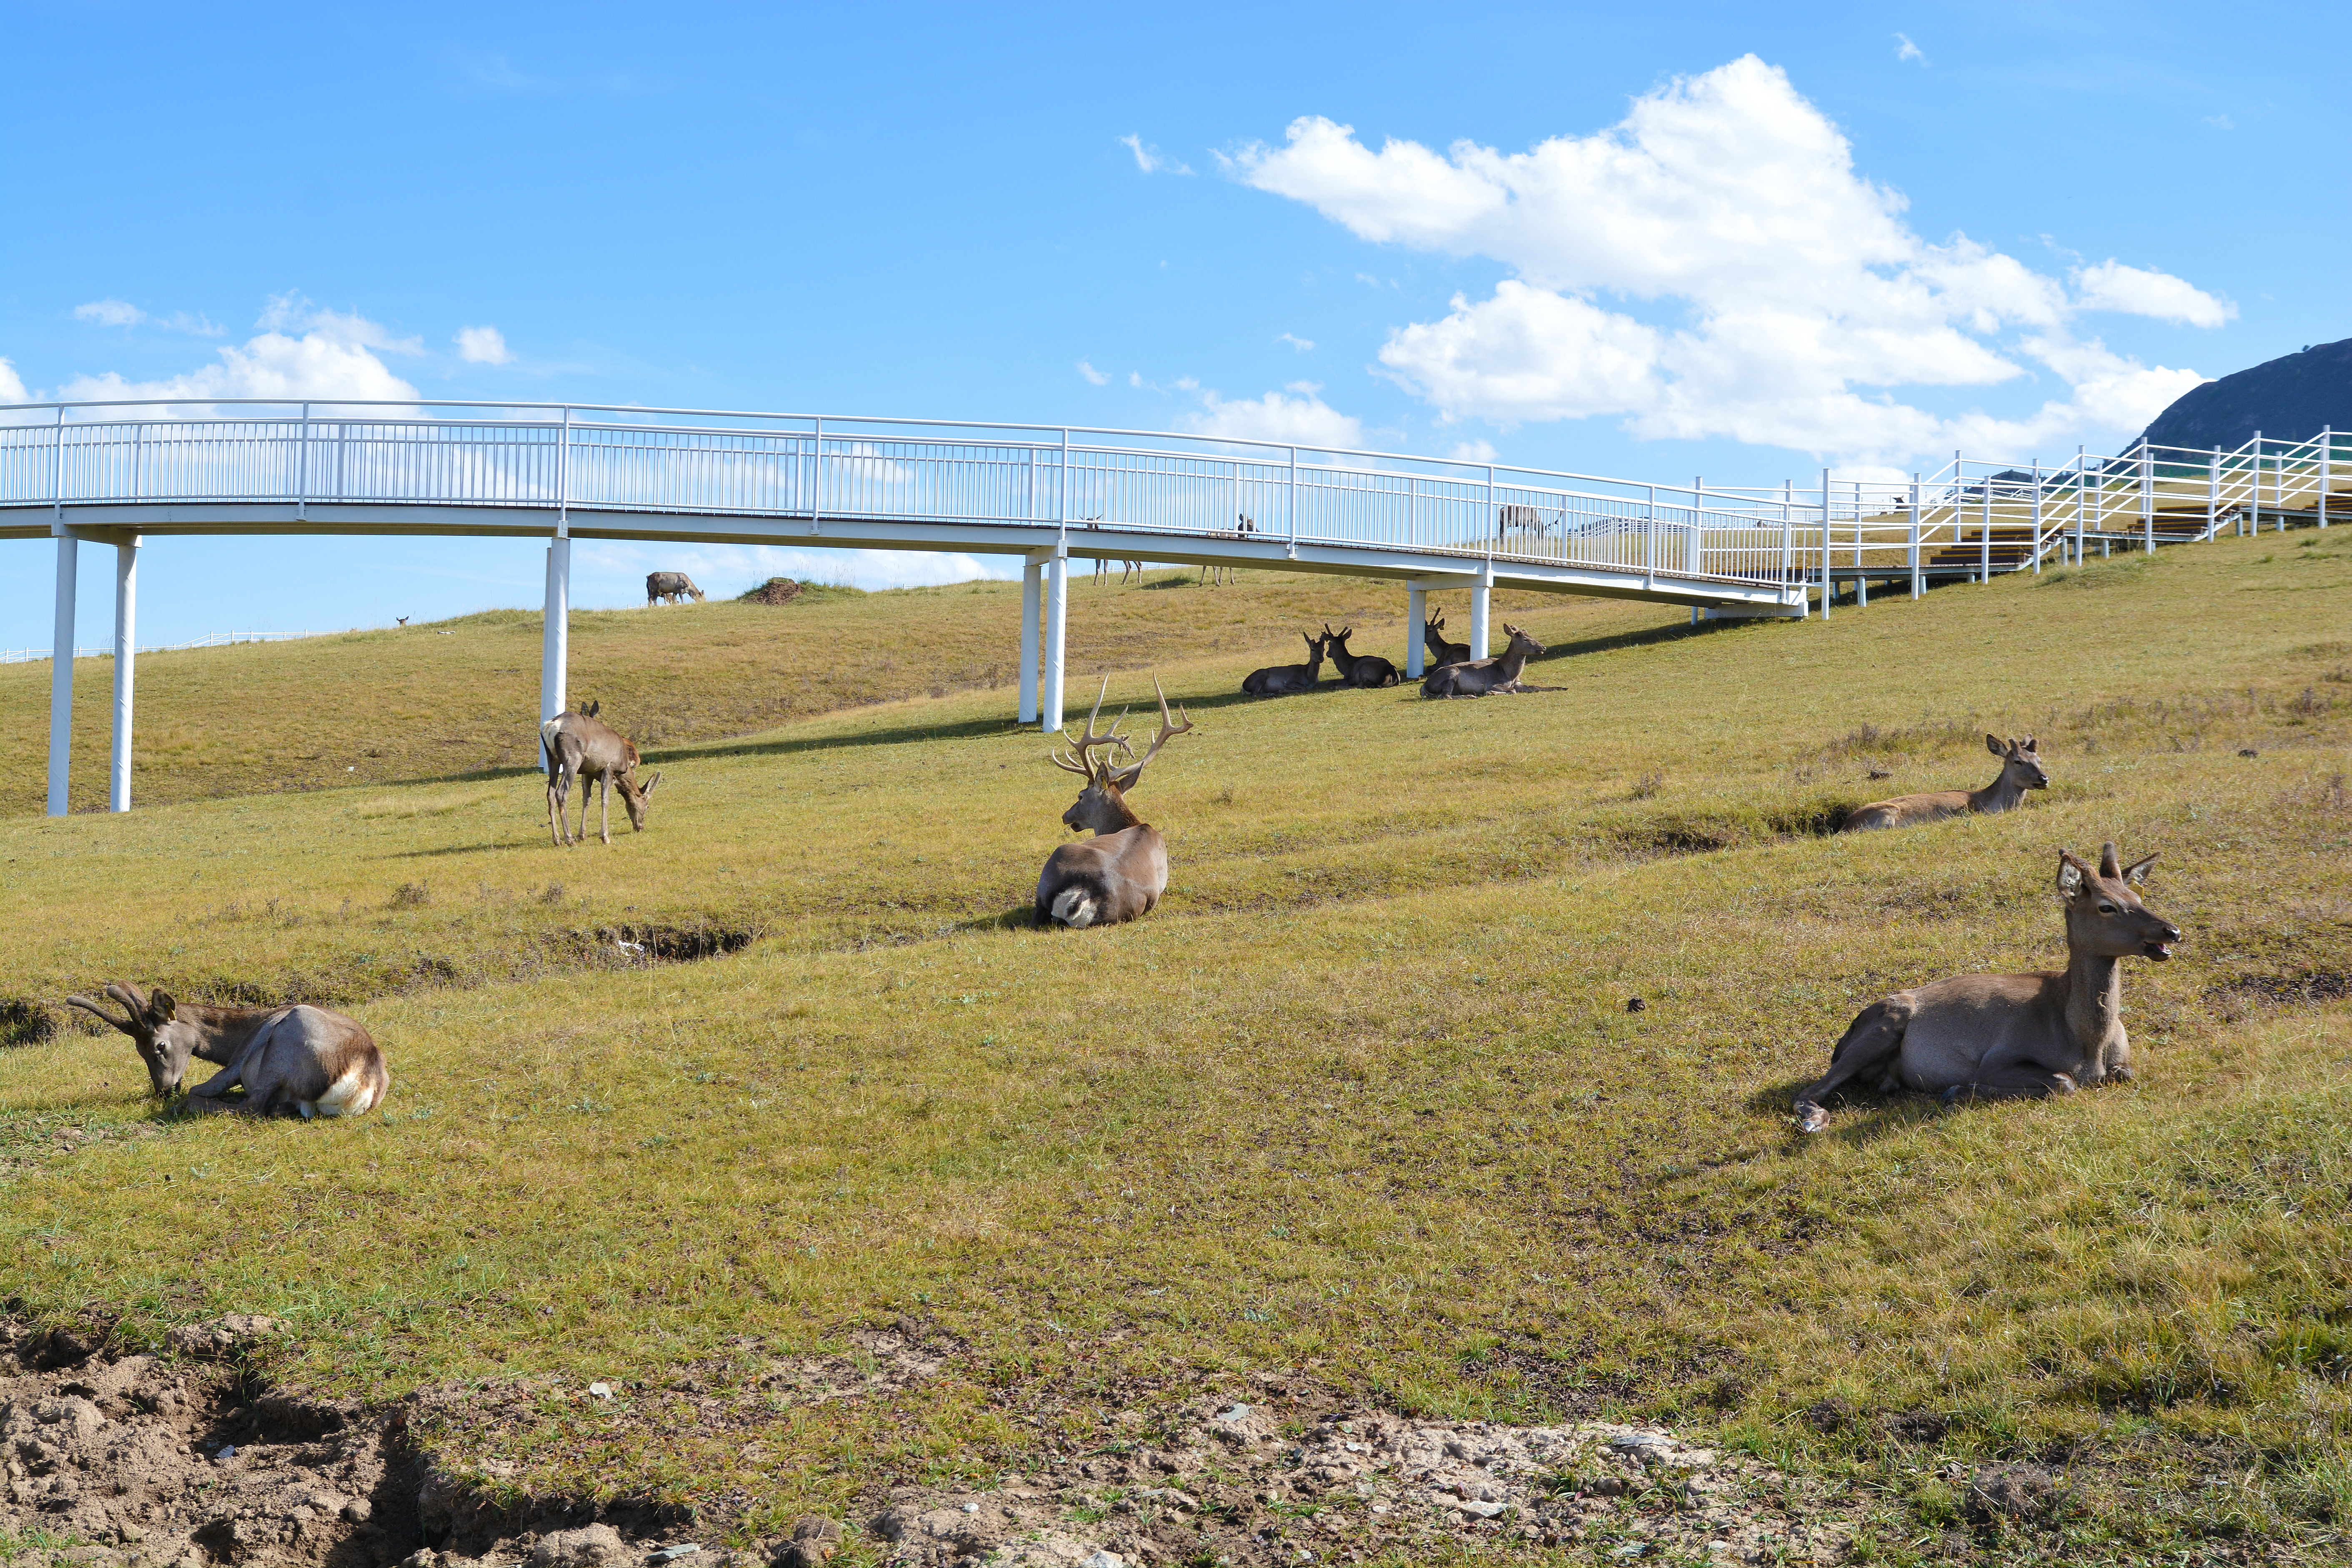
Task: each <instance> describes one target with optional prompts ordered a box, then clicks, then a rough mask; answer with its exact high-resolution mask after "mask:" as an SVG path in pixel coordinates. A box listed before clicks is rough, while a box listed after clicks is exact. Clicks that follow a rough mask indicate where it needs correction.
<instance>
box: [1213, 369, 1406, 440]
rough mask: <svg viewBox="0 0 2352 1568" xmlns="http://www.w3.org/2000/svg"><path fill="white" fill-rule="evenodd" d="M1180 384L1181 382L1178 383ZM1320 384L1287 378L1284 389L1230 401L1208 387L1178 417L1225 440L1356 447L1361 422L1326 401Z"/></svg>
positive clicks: (1360, 438)
mask: <svg viewBox="0 0 2352 1568" xmlns="http://www.w3.org/2000/svg"><path fill="white" fill-rule="evenodd" d="M1178 384H1179V385H1180V386H1181V385H1182V384H1183V383H1181V382H1179V383H1178ZM1322 390H1323V389H1322V388H1321V387H1319V386H1318V385H1316V384H1314V383H1313V382H1311V381H1295V382H1292V383H1291V384H1290V385H1289V387H1288V389H1287V392H1286V393H1284V392H1269V393H1267V394H1266V395H1265V396H1263V397H1258V398H1247V397H1244V398H1240V399H1237V400H1234V401H1232V402H1228V401H1227V400H1226V399H1224V398H1223V397H1220V396H1218V395H1216V393H1214V392H1213V391H1204V392H1202V394H1201V409H1200V412H1198V413H1196V414H1188V415H1186V416H1184V417H1183V418H1182V419H1181V420H1179V421H1178V423H1179V424H1181V426H1183V427H1184V428H1185V429H1187V430H1190V431H1192V432H1193V433H1194V434H1196V435H1201V436H1214V437H1221V438H1223V439H1226V440H1247V441H1275V442H1280V443H1282V444H1285V445H1297V446H1301V447H1323V448H1332V447H1340V448H1360V447H1362V446H1363V444H1364V426H1363V421H1361V420H1360V419H1357V418H1355V417H1354V416H1351V415H1347V414H1342V413H1340V412H1339V410H1338V409H1336V408H1333V407H1332V406H1331V405H1328V404H1327V403H1325V402H1324V401H1323V399H1322V397H1321V396H1320V395H1319V394H1320V393H1321V392H1322Z"/></svg>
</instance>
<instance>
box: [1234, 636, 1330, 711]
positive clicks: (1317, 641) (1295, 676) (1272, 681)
mask: <svg viewBox="0 0 2352 1568" xmlns="http://www.w3.org/2000/svg"><path fill="white" fill-rule="evenodd" d="M1298 635H1299V636H1300V637H1306V639H1307V662H1306V663H1305V664H1269V665H1267V666H1266V667H1265V668H1264V669H1253V670H1251V671H1250V672H1249V674H1248V675H1247V676H1246V677H1244V679H1243V680H1242V695H1244V697H1289V696H1292V695H1295V694H1296V693H1297V692H1301V691H1312V690H1314V689H1315V682H1316V680H1317V679H1318V677H1319V676H1320V675H1321V673H1322V669H1323V649H1324V647H1325V645H1326V642H1327V640H1328V639H1326V638H1323V637H1307V634H1306V633H1305V632H1301V633H1299V634H1298Z"/></svg>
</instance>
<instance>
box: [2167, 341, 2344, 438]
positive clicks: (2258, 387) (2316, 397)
mask: <svg viewBox="0 0 2352 1568" xmlns="http://www.w3.org/2000/svg"><path fill="white" fill-rule="evenodd" d="M2322 429H2332V430H2337V431H2344V432H2352V338H2346V339H2344V340H2343V341H2342V342H2333V343H2314V344H2312V345H2311V346H2310V347H2309V348H2307V349H2305V350H2304V351H2303V352H2302V353H2294V354H2284V355H2282V356H2281V357H2279V358H2277V359H2274V360H2271V361H2269V362H2268V363H2263V364H2258V365H2255V366H2254V367H2253V368H2252V369H2251V370H2242V371H2239V372H2238V373H2237V374H2234V375H2225V376H2223V377H2222V378H2221V380H2219V381H2209V382H2207V383H2206V384H2204V385H2202V386H2200V387H2198V388H2196V389H2195V390H2194V391H2191V392H2189V393H2187V394H2186V395H2182V396H2181V397H2179V398H2178V399H2176V400H2175V401H2174V403H2173V404H2172V405H2171V406H2170V407H2168V408H2167V409H2166V410H2165V411H2164V412H2163V413H2161V414H2159V415H2158V416H2156V420H2155V422H2154V423H2153V424H2151V425H2149V426H2148V427H2147V429H2146V430H2145V431H2143V432H2142V433H2141V438H2142V439H2143V440H2147V441H2149V442H2153V443H2154V444H2156V445H2158V446H2164V447H2223V448H2225V449H2226V448H2230V447H2242V446H2244V445H2245V444H2246V442H2247V441H2248V440H2249V439H2250V438H2251V437H2252V436H2253V434H2254V432H2255V431H2257V430H2259V431H2261V432H2262V433H2263V437H2264V438H2265V439H2268V440H2273V441H2305V440H2309V439H2310V438H2311V437H2314V436H2316V435H2318V434H2319V432H2320V431H2321V430H2322Z"/></svg>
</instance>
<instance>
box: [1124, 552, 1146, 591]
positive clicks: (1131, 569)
mask: <svg viewBox="0 0 2352 1568" xmlns="http://www.w3.org/2000/svg"><path fill="white" fill-rule="evenodd" d="M1129 577H1133V578H1134V579H1135V580H1136V581H1137V582H1139V583H1140V582H1142V581H1143V563H1142V562H1140V561H1129V560H1127V559H1125V558H1123V557H1122V558H1121V559H1120V561H1119V563H1118V585H1119V586H1120V587H1122V588H1124V587H1126V586H1127V580H1128V578H1129Z"/></svg>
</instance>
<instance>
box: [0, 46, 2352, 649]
mask: <svg viewBox="0 0 2352 1568" xmlns="http://www.w3.org/2000/svg"><path fill="white" fill-rule="evenodd" d="M2223 15H2224V14H2223V13H2218V12H2216V11H2215V10H2214V9H2213V8H2212V7H2211V6H2210V5H2200V6H2196V7H2190V6H2185V5H2182V6H2146V5H2141V6H2129V7H2126V6H2083V5H2016V6H2003V5H1971V6H1967V7H1960V6H1915V5H1895V6H1843V7H1841V6H1808V7H1759V6H1753V5H1741V6H1731V5H1724V6H1703V5H1683V6H1675V5H1654V6H1626V5H1611V6H1584V7H1566V6H1552V7H1543V8H1520V7H1509V6H1489V7H1481V6H1465V5H1449V6H1444V7H1428V8H1423V9H1408V8H1383V7H1377V6H1365V5H1352V6H1347V7H1337V6H1333V7H1297V8H1291V9H1288V10H1272V9H1269V8H1266V7H1263V6H1250V7H1217V6H1213V5H1211V6H1192V7H1187V8H1184V9H1183V10H1181V12H1168V11H1157V12H1141V11H1137V12H1117V13H1114V12H1107V11H1105V10H1103V9H1102V8H1099V7H1086V8H1067V9H1040V10H1034V11H1031V12H1027V13H1024V14H1019V15H1009V14H1003V13H996V12H988V13H983V12H980V11H976V10H975V9H973V8H969V7H956V8H940V9H937V10H925V9H922V8H919V7H897V8H891V9H887V10H884V9H880V8H877V9H876V10H875V11H873V12H863V11H859V10H856V9H855V8H845V7H824V8H807V9H793V8H782V7H756V8H754V7H746V8H740V9H736V8H728V7H708V8H701V9H697V10H689V11H677V12H667V11H659V10H649V9H647V8H646V7H643V6H630V7H618V6H597V5H564V6H562V7H543V8H541V7H528V8H526V7H500V6H486V5H467V6H463V7H459V6H442V5H404V6H401V7H398V8H396V9H395V8H390V7H366V8H352V9H348V10H347V9H342V8H338V7H334V6H319V5H310V6H304V7H299V8H294V7H288V8H282V9H272V8H269V7H263V6H248V7H237V8H215V7H202V8H198V7H186V6H149V5H27V4H10V5H5V7H0V21H5V28H6V35H5V36H6V37H8V38H9V40H10V43H9V47H8V48H7V49H6V50H5V51H0V84H5V102H6V103H7V105H8V118H9V120H10V121H11V122H12V123H13V124H14V125H15V126H16V127H17V128H18V131H19V139H18V140H17V141H16V155H14V156H12V157H10V158H9V159H7V160H5V162H0V212H5V215H6V219H7V233H8V239H9V243H8V246H7V251H6V255H7V261H6V265H5V272H0V359H5V361H6V362H7V363H8V366H9V369H8V372H7V373H6V374H5V375H0V395H5V393H7V392H8V391H10V390H11V389H12V388H19V387H20V388H21V389H22V390H23V391H24V392H25V393H26V394H27V395H33V396H49V395H98V394H99V393H100V391H101V390H103V389H107V388H112V387H117V386H121V387H125V388H142V387H144V388H157V389H169V390H173V391H174V392H177V393H181V394H183V395H184V394H186V393H188V392H190V391H199V392H201V391H210V392H212V393H213V394H214V395H226V394H228V393H231V392H235V391H239V390H248V389H255V388H287V389H292V390H294V391H295V393H296V395H299V394H300V393H302V392H310V393H311V394H312V395H336V394H338V393H340V394H341V395H346V396H350V395H363V394H364V393H367V392H369V391H372V390H373V391H380V390H383V389H384V388H386V387H391V388H395V389H397V388H405V389H413V391H414V392H415V394H417V395H423V396H427V397H478V398H492V399H500V398H512V399H534V400H537V399H547V400H562V399H573V400H581V401H601V402H615V403H646V404H656V405H694V406H720V407H742V408H763V409H782V410H794V411H802V412H827V413H867V414H900V415H909V416H936V417H948V418H974V419H995V420H1018V421H1034V422H1039V423H1047V424H1053V423H1060V422H1065V421H1068V422H1076V423H1085V424H1100V425H1113V426H1145V427H1155V428H1192V429H1201V430H1206V431H1212V432H1228V433H1263V434H1267V435H1275V436H1280V437H1295V438H1303V439H1307V440H1316V441H1326V442H1341V441H1361V442H1363V443H1365V444H1369V445H1374V446H1378V447H1390V448H1398V449H1403V450H1409V451H1415V452H1426V453H1433V454H1438V453H1446V452H1451V451H1464V452H1484V451H1487V450H1491V451H1493V452H1494V453H1496V455H1498V456H1499V457H1500V458H1503V459H1505V460H1508V461H1512V462H1517V463H1523V464H1528V465H1532V466H1538V467H1550V468H1571V469H1578V470H1583V471H1597V472H1602V473H1615V474H1625V475H1629V476H1636V477H1656V478H1659V479H1682V478H1684V477H1685V476H1688V475H1691V474H1696V473H1704V474H1706V475H1707V476H1709V477H1710V478H1711V479H1719V480H1722V481H1726V482H1749V483H1772V482H1777V481H1778V480H1780V479H1784V478H1791V477H1793V478H1796V479H1800V480H1802V479H1804V478H1805V476H1807V475H1808V474H1809V473H1818V471H1819V469H1820V468H1821V467H1822V464H1824V463H1834V464H1837V465H1838V466H1840V467H1841V468H1843V469H1847V470H1850V471H1853V472H1856V473H1864V472H1867V473H1884V472H1895V471H1898V470H1903V469H1907V468H1914V467H1921V466H1926V467H1932V466H1933V465H1934V463H1935V462H1936V461H1937V460H1939V459H1940V458H1943V457H1948V455H1949V452H1950V450H1951V448H1952V447H1954V446H1956V445H1958V446H1963V447H1971V448H1973V449H1976V450H1981V451H1984V452H1986V453H1987V455H1996V454H1997V455H2000V456H2003V457H2013V458H2032V457H2034V456H2037V455H2039V456H2042V457H2046V458H2054V457H2058V456H2060V455H2063V454H2066V453H2071V452H2072V451H2073V450H2074V446H2075V444H2076V443H2077V442H2087V443H2088V444H2090V445H2091V446H2092V447H2093V448H2094V449H2099V448H2101V447H2106V448H2108V449H2115V448H2118V447H2121V446H2122V445H2124V444H2125V443H2126V441H2127V440H2128V439H2129V437H2130V435H2131V434H2132V433H2133V432H2134V431H2135V430H2136V429H2137V427H2138V425H2139V424H2140V423H2143V422H2144V421H2145V419H2146V418H2147V416H2150V415H2152V414H2153V413H2154V412H2155V409H2156V408H2157V407H2160V406H2161V405H2162V403H2163V402H2164V401H2166V400H2168V397H2169V396H2170V395H2175V394H2176V393H2177V391H2178V390H2179V389H2182V388H2184V387H2185V386H2187V385H2189V384H2193V381H2194V378H2195V376H2196V375H2197V374H2204V375H2209V376H2210V375H2215V374H2226V373H2227V372H2229V371H2231V370H2234V369H2238V368H2241V367H2242V366H2244V365H2247V364H2251V363H2256V362H2258V361H2261V360H2263V359H2267V358H2271V357H2273V356H2275V355H2277V354H2279V353H2287V352H2291V351H2293V350H2294V349H2296V348H2298V347H2300V346H2302V345H2303V344H2305V343H2307V342H2322V341H2327V340H2332V339H2335V338H2339V337H2343V336H2346V335H2347V334H2352V322H2347V309H2346V307H2345V305H2344V303H2343V298H2342V291H2341V281H2340V280H2341V275H2342V263H2341V258H2342V256H2343V254H2344V252H2345V241H2346V239H2347V234H2346V229H2347V218H2346V216H2345V204H2344V202H2343V199H2342V193H2343V189H2344V185H2345V175H2344V173H2343V170H2342V168H2341V166H2340V161H2338V160H2340V153H2341V150H2342V148H2343V147H2344V146H2345V145H2346V138H2345V135H2344V132H2345V131H2346V129H2347V125H2346V121H2347V112H2346V110H2345V109H2344V107H2343V104H2342V99H2341V94H2340V91H2339V90H2338V89H2339V85H2340V84H2339V83H2338V82H2337V80H2336V74H2337V72H2338V71H2339V69H2340V64H2341V61H2342V60H2343V59H2344V58H2346V56H2347V44H2352V36H2347V35H2352V22H2347V13H2346V11H2345V10H2344V8H2343V7H2340V6H2336V7H2317V6H2311V7H2296V6H2278V7H2265V6H2260V5H2255V6H2245V7H2239V8H2236V9H2232V10H2231V11H2229V12H2227V13H2226V22H2227V26H2226V27H2225V28H2222V29H2221V30H2216V29H2215V27H2214V26H2213V25H2212V24H2213V21H2214V19H2215V18H2216V17H2217V16H2223ZM2330 285H2334V286H2335V287H2333V288H2331V287H2330ZM393 395H404V393H401V392H398V391H395V392H394V394H393ZM52 559H53V558H52V552H51V547H50V546H49V545H48V544H47V543H45V542H44V543H14V542H11V543H0V617H5V626H0V645H5V646H12V647H26V646H41V645H45V644H46V642H47V629H48V604H49V593H50V589H49V583H50V574H51V570H52ZM671 563H677V564H685V565H688V567H689V568H690V569H692V570H695V571H696V572H697V574H698V576H700V577H701V578H702V580H703V582H704V585H705V586H706V587H708V588H710V589H712V590H713V591H714V592H716V591H733V590H737V589H740V587H742V586H744V585H746V584H748V583H750V582H751V581H755V580H757V578H759V577H761V576H764V575H766V574H769V573H770V572H785V573H791V574H796V575H814V576H821V577H834V578H846V579H849V580H853V581H859V582H862V583H865V584H867V585H880V584H885V583H888V582H894V581H913V580H924V579H927V578H931V579H935V578H940V577H954V576H961V575H968V574H971V573H973V572H976V571H978V570H982V569H997V568H996V567H995V566H994V564H993V563H988V562H974V561H971V560H940V559H937V558H925V557H845V556H831V557H826V556H812V555H808V554H795V553H793V552H749V551H737V550H719V549H713V550H709V551H706V552H700V553H699V554H696V555H694V556H692V557H691V558H690V559H688V560H684V561H679V560H677V552H666V553H665V554H664V555H663V556H662V557H661V558H659V559H656V558H654V557H653V556H651V555H649V554H648V553H646V552H645V551H643V550H640V549H637V548H635V547H629V546H614V547H605V546H589V545H584V544H583V546H582V552H581V559H580V563H579V567H578V577H577V580H576V584H575V600H576V602H578V603H581V604H583V605H599V604H619V603H629V602H633V601H634V600H635V599H636V598H638V597H641V593H640V591H639V587H638V584H639V582H640V580H641V577H642V574H643V573H644V572H645V571H646V569H647V568H648V567H649V566H652V565H662V564H671ZM109 571H110V567H109V563H108V562H107V561H106V559H105V558H104V556H103V555H102V554H101V552H97V551H94V550H91V551H85V552H84V566H83V578H84V584H85V588H84V594H83V608H82V612H81V614H82V616H83V620H82V626H81V636H80V638H79V640H81V641H82V642H84V643H93V642H98V641H100V640H103V636H104V631H103V628H104V627H105V626H106V625H107V624H108V615H109V609H108V588H107V582H108V580H109ZM141 576H142V617H141V628H140V629H141V634H142V637H141V640H142V642H149V643H155V642H168V641H175V640H181V639H184V638H188V637H197V636H201V635H203V634H205V633H208V632H214V631H224V630H232V629H248V628H250V629H279V630H292V629H303V628H325V627H336V626H352V625H374V624H382V623H385V622H388V621H390V620H391V619H392V618H393V617H394V616H398V615H408V616H418V617H431V616H440V615H446V614H453V613H457V612H461V611H464V610H467V609H472V608H478V607H483V606H488V605H509V604H527V603H534V602H536V599H537V596H538V592H539V554H538V548H537V546H536V545H533V544H530V543H526V542H452V541H446V540H369V541H360V542H333V541H308V540H305V541H283V540H278V541H219V540H207V541H191V542H175V541H160V542H155V543H152V544H151V545H150V547H149V548H148V550H147V551H146V552H145V553H144V554H143V556H142V564H141Z"/></svg>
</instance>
